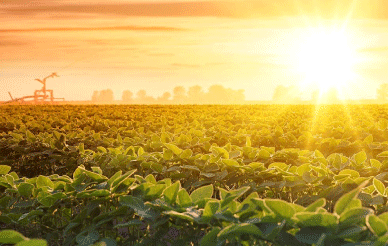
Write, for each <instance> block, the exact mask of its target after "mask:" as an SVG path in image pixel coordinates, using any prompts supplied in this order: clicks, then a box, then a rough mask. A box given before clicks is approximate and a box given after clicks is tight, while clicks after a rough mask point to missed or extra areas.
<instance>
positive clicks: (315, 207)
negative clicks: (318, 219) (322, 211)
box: [305, 198, 326, 212]
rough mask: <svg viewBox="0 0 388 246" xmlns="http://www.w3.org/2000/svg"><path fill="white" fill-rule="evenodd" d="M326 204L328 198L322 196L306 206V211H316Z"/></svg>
mask: <svg viewBox="0 0 388 246" xmlns="http://www.w3.org/2000/svg"><path fill="white" fill-rule="evenodd" d="M325 205H326V199H325V198H320V199H318V200H316V201H315V202H313V203H312V204H310V205H309V206H307V207H306V209H305V212H316V211H317V210H318V209H319V208H323V207H324V206H325Z"/></svg>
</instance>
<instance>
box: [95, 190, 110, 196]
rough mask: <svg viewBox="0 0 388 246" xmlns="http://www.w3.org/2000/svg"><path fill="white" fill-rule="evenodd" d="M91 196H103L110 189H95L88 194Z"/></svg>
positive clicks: (108, 193)
mask: <svg viewBox="0 0 388 246" xmlns="http://www.w3.org/2000/svg"><path fill="white" fill-rule="evenodd" d="M90 195H91V196H92V197H93V196H94V197H103V196H109V195H110V191H109V190H95V191H93V192H92V193H91V194H90Z"/></svg>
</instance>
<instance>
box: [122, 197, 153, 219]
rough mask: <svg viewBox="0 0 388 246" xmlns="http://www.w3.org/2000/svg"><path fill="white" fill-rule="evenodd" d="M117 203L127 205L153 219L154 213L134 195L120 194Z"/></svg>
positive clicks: (143, 215)
mask: <svg viewBox="0 0 388 246" xmlns="http://www.w3.org/2000/svg"><path fill="white" fill-rule="evenodd" d="M119 203H120V204H121V205H123V206H128V207H130V208H132V209H133V210H135V212H136V213H137V214H138V215H139V216H141V217H144V218H149V219H155V217H156V214H155V213H154V212H153V211H152V210H151V209H150V208H149V207H147V206H146V205H145V204H144V201H142V200H140V199H139V198H137V197H134V196H130V195H128V196H120V197H119Z"/></svg>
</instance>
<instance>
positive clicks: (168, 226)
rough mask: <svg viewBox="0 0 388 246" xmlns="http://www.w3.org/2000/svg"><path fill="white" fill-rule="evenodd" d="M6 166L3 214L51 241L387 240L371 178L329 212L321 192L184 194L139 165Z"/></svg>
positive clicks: (387, 219)
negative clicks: (298, 200)
mask: <svg viewBox="0 0 388 246" xmlns="http://www.w3.org/2000/svg"><path fill="white" fill-rule="evenodd" d="M10 169H11V168H10V167H8V166H1V168H0V170H1V171H0V173H1V177H0V178H1V180H2V183H0V185H2V186H4V187H6V190H5V193H6V196H4V197H3V198H2V199H1V200H0V209H1V211H2V214H1V216H0V221H1V222H3V223H6V224H7V225H8V227H9V229H10V228H12V227H13V228H15V229H16V230H23V231H27V232H30V234H31V235H34V236H35V237H37V235H39V237H43V238H44V239H45V240H47V241H48V242H49V243H50V245H53V244H54V242H56V243H59V244H60V245H74V244H77V245H92V244H95V243H96V244H95V245H169V244H168V243H172V244H173V245H203V246H205V245H348V246H351V245H386V241H387V240H388V212H385V213H382V214H380V215H376V214H375V213H374V211H373V209H371V208H367V207H363V206H362V202H361V200H360V199H359V198H358V197H359V194H360V191H361V190H363V189H365V188H364V187H365V186H366V185H367V183H368V181H366V182H363V183H362V184H361V185H359V186H358V187H357V188H356V189H354V190H352V191H350V192H348V193H346V194H344V195H343V196H341V197H340V198H339V199H338V201H337V202H336V203H335V205H334V210H333V212H329V211H327V210H326V209H325V205H326V199H324V198H321V199H318V200H317V201H315V202H314V203H311V204H310V205H309V206H306V207H303V206H300V205H296V204H293V203H288V202H285V201H282V200H279V199H269V198H268V199H261V198H259V195H258V193H257V192H252V191H251V189H250V187H248V186H244V187H241V188H239V189H233V190H225V189H222V188H217V189H215V187H214V186H213V185H211V184H210V185H205V186H202V187H200V188H197V189H195V190H194V191H192V192H191V193H188V192H187V191H186V189H184V188H182V185H181V183H180V182H179V181H176V182H174V183H173V182H172V181H171V179H168V178H166V179H162V180H159V181H157V180H156V179H155V177H154V176H153V175H152V174H150V175H147V176H146V177H142V176H139V175H135V173H136V170H131V171H128V172H126V173H124V174H123V173H122V172H121V171H119V172H117V173H115V174H114V175H112V176H111V177H106V176H104V175H103V173H102V171H101V169H100V168H99V167H93V168H92V170H91V171H89V170H86V169H85V168H84V167H83V166H79V167H78V168H77V169H76V171H75V172H74V173H73V176H72V178H70V177H68V176H59V175H52V176H49V177H46V176H38V177H35V178H30V179H28V178H18V177H17V176H16V175H15V173H9V170H10ZM5 180H6V181H7V183H5ZM35 241H36V240H35ZM18 242H23V243H25V244H20V245H28V244H27V243H28V242H29V241H28V240H26V239H25V238H24V237H22V236H21V235H20V234H18V233H16V231H12V230H5V231H2V232H0V243H18ZM32 242H34V241H33V240H32ZM36 242H40V243H42V244H41V245H44V244H43V243H44V242H42V241H41V240H40V241H39V240H38V241H36ZM359 242H363V243H362V244H360V243H359ZM18 245H19V244H18ZM31 245H36V244H31Z"/></svg>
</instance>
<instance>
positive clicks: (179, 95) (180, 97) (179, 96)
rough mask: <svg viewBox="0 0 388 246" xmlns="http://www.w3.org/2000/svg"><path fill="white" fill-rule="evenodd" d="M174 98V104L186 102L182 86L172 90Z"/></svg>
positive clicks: (184, 90)
mask: <svg viewBox="0 0 388 246" xmlns="http://www.w3.org/2000/svg"><path fill="white" fill-rule="evenodd" d="M173 92H174V98H173V100H174V101H175V102H184V101H185V100H186V98H187V97H186V89H185V88H184V87H183V86H177V87H175V88H174V91H173Z"/></svg>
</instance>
